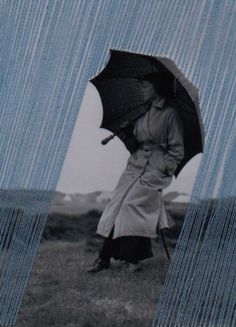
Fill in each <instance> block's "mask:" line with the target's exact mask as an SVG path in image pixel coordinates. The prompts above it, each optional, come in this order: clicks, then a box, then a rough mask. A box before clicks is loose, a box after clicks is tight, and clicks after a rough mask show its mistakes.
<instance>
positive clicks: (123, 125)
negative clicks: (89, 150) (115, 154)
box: [101, 121, 130, 145]
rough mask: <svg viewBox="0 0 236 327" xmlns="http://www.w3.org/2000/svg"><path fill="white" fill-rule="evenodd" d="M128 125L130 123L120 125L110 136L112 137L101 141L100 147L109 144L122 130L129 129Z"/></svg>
mask: <svg viewBox="0 0 236 327" xmlns="http://www.w3.org/2000/svg"><path fill="white" fill-rule="evenodd" d="M129 125H130V122H129V121H124V122H123V123H122V124H121V125H120V129H119V130H118V131H117V132H116V133H114V134H112V135H110V136H108V137H106V138H105V139H103V140H102V141H101V143H102V145H106V144H107V143H108V142H110V141H111V140H112V139H113V138H114V137H115V136H116V135H118V134H119V133H120V132H121V131H122V130H123V129H125V128H127V127H129Z"/></svg>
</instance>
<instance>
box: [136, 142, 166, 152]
mask: <svg viewBox="0 0 236 327" xmlns="http://www.w3.org/2000/svg"><path fill="white" fill-rule="evenodd" d="M140 149H141V150H143V151H154V150H161V151H164V150H165V149H166V144H165V143H161V144H145V143H141V144H140Z"/></svg>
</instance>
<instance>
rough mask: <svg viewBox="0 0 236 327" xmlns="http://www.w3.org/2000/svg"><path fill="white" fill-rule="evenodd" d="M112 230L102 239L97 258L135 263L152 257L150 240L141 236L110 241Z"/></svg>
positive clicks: (123, 237)
mask: <svg viewBox="0 0 236 327" xmlns="http://www.w3.org/2000/svg"><path fill="white" fill-rule="evenodd" d="M113 231H114V229H112V231H111V233H110V235H109V236H108V237H107V238H105V239H104V241H103V245H102V248H101V250H100V252H99V257H100V258H102V259H103V260H110V258H112V257H113V258H114V259H116V260H125V261H128V262H132V263H137V262H138V261H140V260H144V259H147V258H151V257H153V253H152V243H151V239H150V238H148V237H142V236H122V237H119V238H116V239H112V236H113Z"/></svg>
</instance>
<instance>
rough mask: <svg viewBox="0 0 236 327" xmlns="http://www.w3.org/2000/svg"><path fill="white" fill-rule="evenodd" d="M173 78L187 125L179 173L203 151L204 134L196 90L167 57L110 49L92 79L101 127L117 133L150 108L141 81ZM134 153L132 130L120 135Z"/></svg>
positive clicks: (178, 106)
mask: <svg viewBox="0 0 236 327" xmlns="http://www.w3.org/2000/svg"><path fill="white" fill-rule="evenodd" d="M166 71H168V72H169V73H171V75H173V92H172V93H173V97H172V99H169V100H171V101H172V102H174V105H175V107H176V109H177V110H178V112H179V115H180V116H181V118H182V121H183V126H184V148H185V155H184V159H183V160H182V162H181V163H180V164H179V166H178V167H177V169H176V171H175V176H177V175H178V174H179V172H180V171H181V169H182V168H183V167H184V166H185V164H186V163H187V162H188V161H189V160H190V159H191V158H193V157H194V156H195V155H197V154H198V153H201V152H203V146H204V131H203V124H202V120H201V116H200V109H199V98H198V90H197V88H196V87H195V86H194V85H193V84H192V83H191V82H190V81H189V80H188V79H186V77H185V76H184V74H183V73H182V72H181V71H180V70H179V68H178V67H177V66H176V65H175V64H174V62H173V61H172V60H170V59H168V58H164V57H152V56H146V55H141V54H134V53H130V52H124V51H116V50H111V55H110V59H109V62H108V64H107V65H106V67H105V68H104V69H103V71H102V72H101V73H100V74H99V75H97V76H96V77H95V78H93V79H92V80H91V82H92V83H93V84H94V86H95V87H96V88H97V90H98V92H99V94H100V97H101V101H102V105H103V120H102V123H101V126H100V127H101V128H106V129H109V130H110V131H112V132H113V133H117V131H118V130H119V129H120V125H121V124H122V123H123V122H124V121H127V120H128V121H129V120H135V119H136V118H137V117H139V116H140V114H142V113H144V112H145V111H146V109H147V104H146V103H143V100H142V98H141V95H140V80H142V79H143V78H144V77H145V76H146V75H147V74H151V73H158V72H166ZM118 136H119V137H120V138H121V139H122V141H123V142H124V143H125V145H126V147H127V149H128V150H129V151H130V152H131V153H132V152H133V151H136V149H137V147H138V144H137V142H135V140H134V137H133V134H132V128H130V129H126V134H125V137H124V134H122V133H121V134H118Z"/></svg>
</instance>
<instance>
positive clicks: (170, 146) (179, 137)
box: [164, 108, 184, 176]
mask: <svg viewBox="0 0 236 327" xmlns="http://www.w3.org/2000/svg"><path fill="white" fill-rule="evenodd" d="M183 158H184V138H183V123H182V120H181V118H180V117H179V114H178V112H177V111H176V109H174V108H173V109H172V110H171V111H170V114H169V117H168V123H167V149H166V152H165V154H164V159H165V163H166V169H165V171H166V173H167V175H169V176H171V175H173V174H174V172H175V170H176V168H177V167H178V165H179V164H180V162H181V161H182V160H183Z"/></svg>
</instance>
